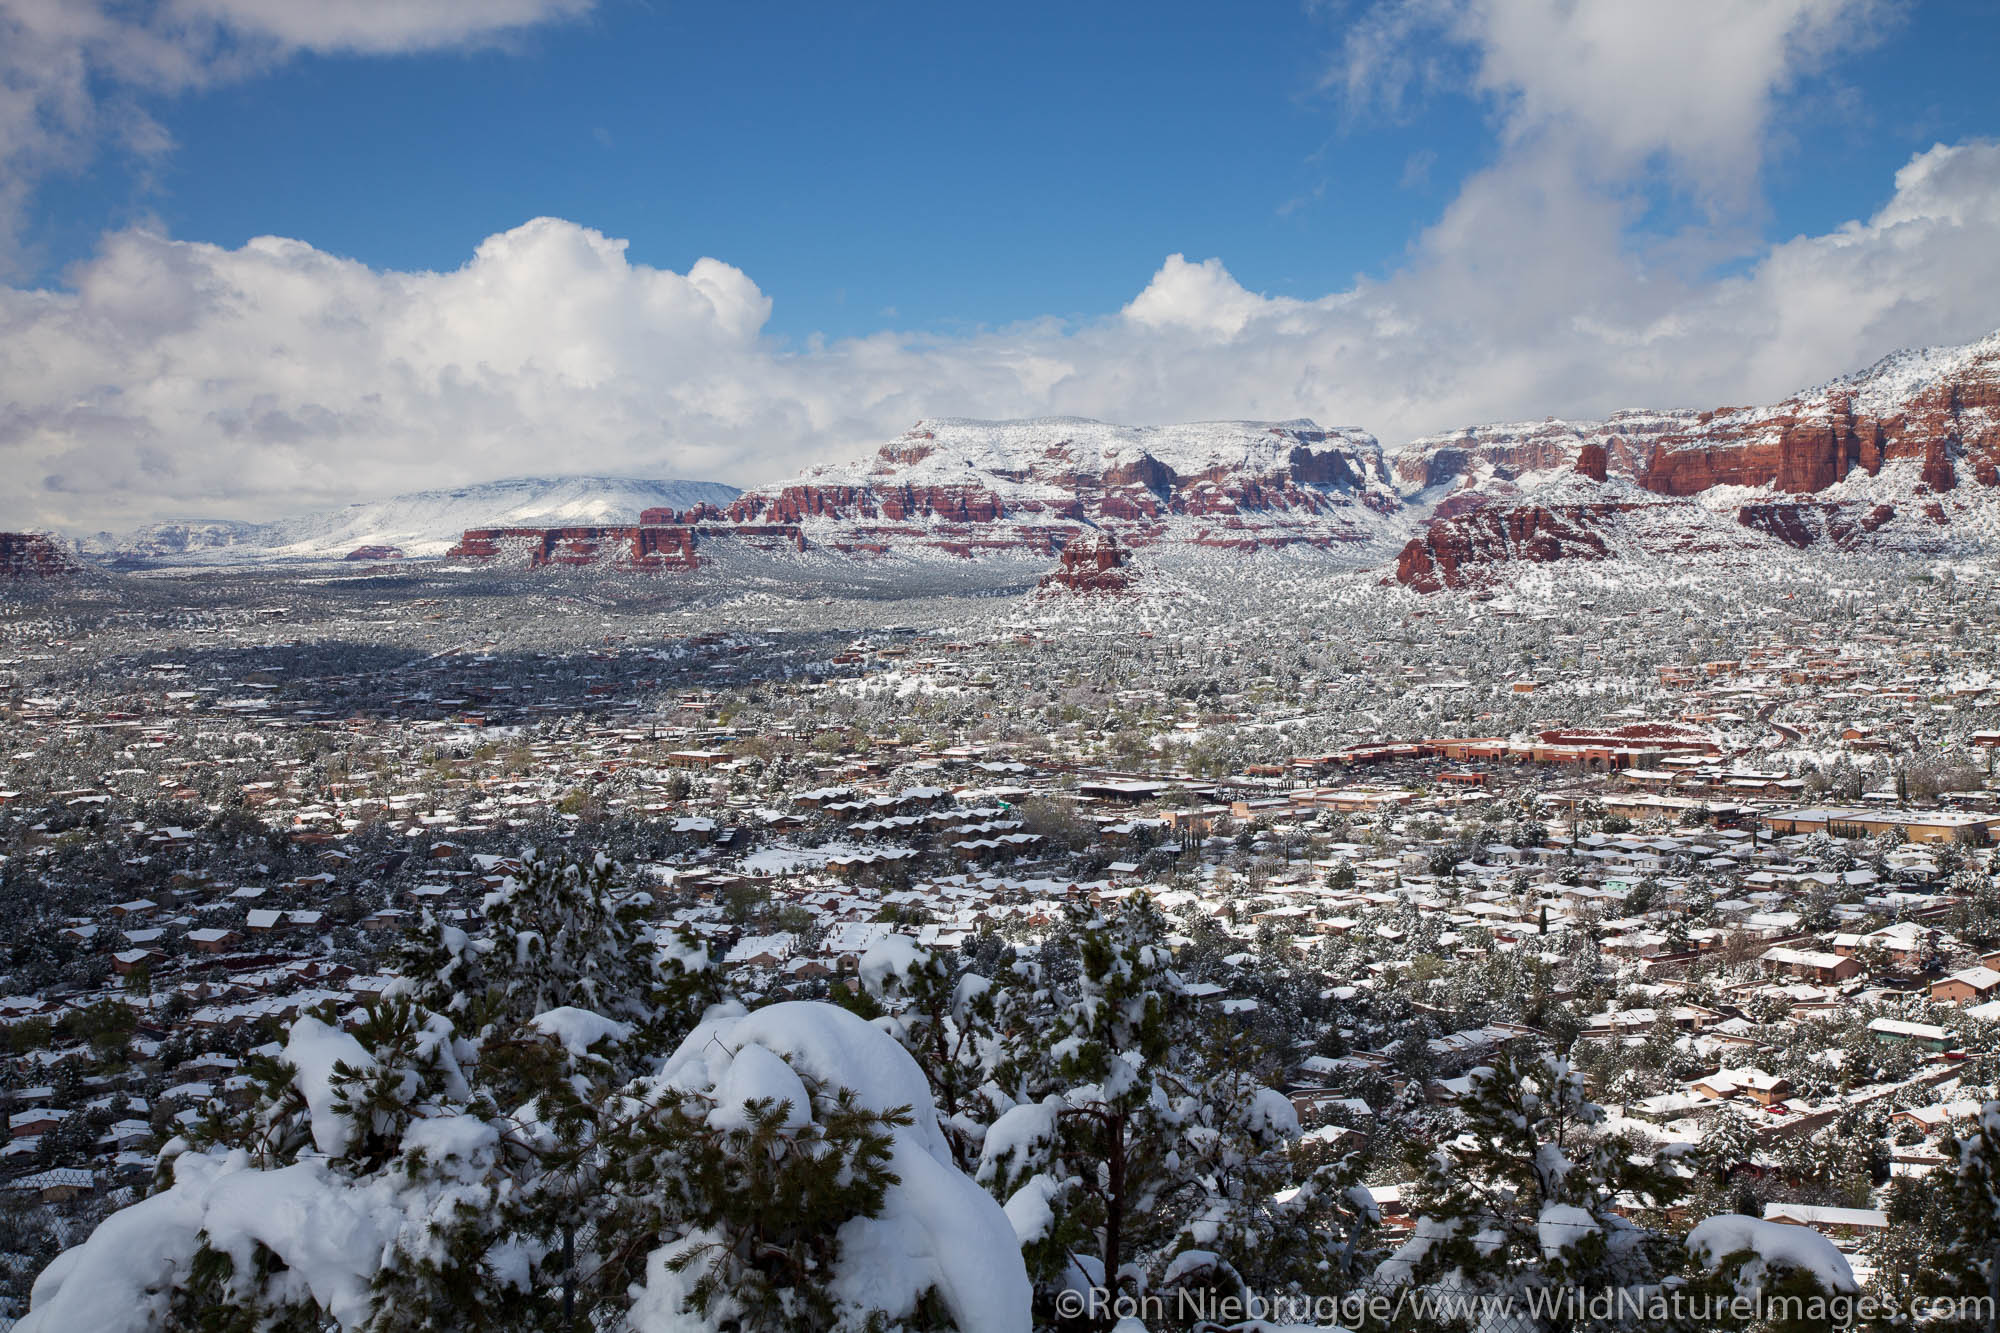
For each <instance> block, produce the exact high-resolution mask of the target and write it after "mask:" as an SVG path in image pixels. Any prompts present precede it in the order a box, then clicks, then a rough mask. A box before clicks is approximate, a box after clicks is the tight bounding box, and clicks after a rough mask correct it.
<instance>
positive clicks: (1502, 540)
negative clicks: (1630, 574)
mask: <svg viewBox="0 0 2000 1333" xmlns="http://www.w3.org/2000/svg"><path fill="white" fill-rule="evenodd" d="M1625 508H1628V506H1622V505H1616V504H1611V505H1587V504H1586V505H1574V504H1573V505H1557V506H1555V507H1553V508H1546V507H1544V506H1541V505H1510V506H1500V505H1489V506H1486V507H1484V508H1479V509H1474V510H1471V511H1470V512H1468V513H1463V514H1460V515H1458V516H1457V517H1454V518H1443V519H1436V520H1433V521H1432V522H1431V524H1430V525H1429V526H1428V527H1427V528H1426V529H1425V530H1424V531H1423V533H1421V534H1420V535H1419V536H1416V537H1413V538H1411V540H1410V544H1409V545H1407V546H1405V547H1404V548H1403V553H1402V555H1400V556H1398V557H1397V559H1396V581H1397V582H1398V583H1401V584H1403V585H1404V586H1405V587H1408V588H1414V589H1415V590H1416V591H1418V592H1437V591H1439V590H1440V589H1444V588H1466V587H1475V586H1478V585H1480V584H1483V583H1487V582H1490V581H1491V580H1492V579H1493V578H1494V577H1495V575H1496V572H1497V569H1498V567H1499V566H1501V565H1505V564H1509V563H1512V562H1515V561H1526V562H1529V563H1531V564H1547V563H1549V562H1550V561H1554V560H1603V559H1606V558H1608V557H1609V556H1610V554H1611V550H1610V547H1609V545H1608V544H1607V543H1606V541H1605V539H1604V536H1603V534H1602V532H1601V531H1600V528H1601V526H1602V524H1603V521H1604V520H1605V519H1606V518H1607V517H1609V516H1610V515H1612V514H1615V513H1619V512H1621V511H1622V510H1623V509H1625Z"/></svg>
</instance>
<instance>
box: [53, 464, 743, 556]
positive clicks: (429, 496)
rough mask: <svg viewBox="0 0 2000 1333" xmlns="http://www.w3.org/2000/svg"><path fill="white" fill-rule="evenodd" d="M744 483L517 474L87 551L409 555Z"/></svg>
mask: <svg viewBox="0 0 2000 1333" xmlns="http://www.w3.org/2000/svg"><path fill="white" fill-rule="evenodd" d="M737 494H738V491H737V489H736V487H734V486H725V485H722V484H721V483H719V482H709V481H648V480H643V479H639V478H632V477H514V478H510V479H508V480H505V481H492V482H483V483H481V484H479V485H474V486H460V487H455V488H453V489H450V490H436V491H413V492H411V493H410V494H408V495H398V496H394V497H392V498H390V499H387V500H374V501H369V502H366V503H362V504H352V505H346V506H343V507H342V508H339V509H328V510H322V511H321V512H319V513H314V514H301V515H298V516H296V517H292V518H283V519H278V520H277V521H275V522H271V523H243V522H237V521H235V520H231V519H189V520H182V521H174V522H166V523H152V524H148V525H147V526H145V527H143V528H139V529H137V530H136V531H133V532H129V533H125V534H123V535H122V536H114V535H113V534H110V533H99V534H98V535H97V536H96V537H93V538H89V539H86V540H85V541H84V542H83V543H81V547H82V549H83V551H84V552H85V553H86V554H90V555H95V556H99V557H102V558H108V559H112V560H118V561H129V562H134V563H146V564H231V565H233V564H246V563H258V562H265V561H292V560H339V559H343V558H345V557H346V556H347V555H348V554H349V553H350V552H352V551H354V550H356V549H357V548H361V547H370V546H379V547H387V548H393V549H395V550H398V551H401V552H402V554H403V555H405V556H408V557H413V558H414V557H423V556H438V555H443V554H444V553H445V552H446V551H448V550H450V549H451V547H452V545H453V544H454V543H455V542H457V540H458V537H459V534H460V533H461V532H462V531H464V530H465V529H466V528H476V527H503V526H504V527H515V526H522V527H526V526H550V525H556V524H568V523H635V522H637V521H638V519H639V514H640V512H641V511H642V510H646V509H655V508H663V509H686V508H690V507H692V506H694V505H697V504H704V503H705V504H713V505H724V504H728V503H729V502H730V501H731V500H733V499H735V498H736V496H737Z"/></svg>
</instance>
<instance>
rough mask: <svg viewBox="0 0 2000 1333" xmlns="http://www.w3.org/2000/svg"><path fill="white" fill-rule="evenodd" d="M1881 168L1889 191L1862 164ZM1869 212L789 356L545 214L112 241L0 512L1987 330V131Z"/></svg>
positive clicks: (1481, 407)
mask: <svg viewBox="0 0 2000 1333" xmlns="http://www.w3.org/2000/svg"><path fill="white" fill-rule="evenodd" d="M1885 184H1886V183H1885ZM1894 184H1895V188H1894V193H1893V195H1892V196H1891V197H1890V198H1889V199H1888V200H1887V202H1886V203H1885V204H1884V205H1883V206H1882V207H1881V208H1880V209H1879V210H1877V211H1876V212H1875V213H1874V214H1873V215H1872V216H1869V217H1866V218H1860V219H1856V220H1855V221H1853V222H1850V223H1848V224H1846V225H1844V226H1842V227H1840V228H1837V229H1835V230H1834V231H1831V232H1829V233H1827V234H1824V235H1817V236H1801V237H1797V238H1794V239H1791V240H1788V241H1785V242H1784V243H1782V244H1778V245H1775V246H1773V247H1770V248H1769V249H1768V250H1767V251H1766V252H1765V253H1764V254H1762V255H1761V257H1759V258H1758V259H1757V261H1756V262H1755V263H1754V264H1752V265H1750V266H1749V267H1748V268H1747V269H1745V270H1744V271H1742V272H1741V273H1738V274H1736V275H1734V276H1730V277H1727V278H1722V279H1702V278H1689V277H1676V276H1672V275H1671V274H1663V273H1661V272H1656V271H1654V270H1652V269H1651V268H1649V266H1648V265H1647V264H1646V263H1645V262H1644V260H1643V257H1640V256H1635V255H1633V254H1632V253H1631V252H1630V251H1629V250H1628V249H1627V248H1626V247H1625V246H1624V245H1623V244H1622V242H1623V239H1624V236H1623V232H1622V230H1621V226H1622V219H1621V216H1620V214H1619V210H1618V208H1617V206H1616V204H1615V201H1613V202H1609V203H1607V202H1606V201H1605V200H1604V198H1603V197H1602V196H1599V195H1593V194H1590V193H1589V192H1583V193H1578V192H1577V187H1576V184H1575V180H1574V177H1573V176H1572V175H1571V174H1570V173H1567V172H1565V171H1563V170H1561V169H1560V168H1559V166H1557V167H1551V168H1549V169H1548V171H1547V172H1546V174H1543V175H1537V174H1535V173H1533V172H1521V171H1507V172H1496V173H1491V174H1486V175H1482V176H1476V177H1474V178H1473V179H1472V180H1471V181H1469V182H1468V183H1467V185H1466V187H1465V189H1464V191H1463V192H1462V193H1461V195H1460V197H1459V198H1458V199H1457V200H1456V201H1454V203H1453V204H1452V205H1451V206H1450V208H1448V209H1447V211H1446V213H1445V215H1444V216H1443V217H1442V218H1441V219H1440V221H1439V222H1438V223H1437V225H1436V226H1435V227H1434V228H1432V229H1431V230H1430V231H1429V232H1428V233H1426V234H1425V236H1424V237H1423V238H1421V240H1420V241H1419V242H1418V243H1417V245H1416V246H1415V248H1414V250H1413V252H1412V255H1411V257H1410V260H1409V262H1408V263H1407V264H1406V265H1405V266H1404V267H1403V268H1401V269H1400V270H1398V271H1397V272H1396V273H1394V274H1393V275H1391V276H1390V277H1388V278H1387V279H1384V280H1380V281H1370V282H1361V283H1357V284H1355V285H1354V286H1352V287H1350V288H1348V289H1346V290H1344V291H1341V292H1337V293H1334V294H1331V295H1329V296H1326V297H1323V298H1320V299H1318V300H1315V301H1299V300H1292V299H1277V298H1271V297H1266V296H1262V295H1259V294H1257V293H1255V292H1251V291H1247V290H1245V289H1244V288H1243V287H1242V286H1241V285H1240V284H1239V283H1237V282H1236V281H1235V279H1234V278H1233V277H1231V276H1230V274H1229V273H1228V271H1227V269H1226V268H1225V267H1224V266H1223V265H1222V264H1221V263H1220V262H1217V261H1214V260H1207V261H1204V262H1201V263H1190V262H1189V261H1187V260H1186V259H1184V258H1182V257H1179V256H1174V257H1171V258H1169V259H1168V260H1167V261H1166V262H1165V263H1164V264H1163V265H1162V266H1161V268H1160V270H1159V272H1158V273H1157V274H1156V275H1155V276H1154V278H1153V280H1152V282H1151V283H1150V284H1149V285H1148V286H1147V287H1146V289H1145V290H1143V291H1142V292H1140V293H1139V294H1137V295H1136V296H1135V297H1134V298H1133V300H1132V301H1131V302H1130V303H1129V304H1128V305H1127V306H1126V307H1125V308H1124V310H1122V311H1120V312H1118V313H1115V314H1111V315H1107V316H1105V317H1103V318H1100V319H1096V320H1092V321H1087V322H1083V323H1080V324H1067V323H1063V322H1059V321H1053V320H1049V321H1039V322H1034V323H1030V324H1025V325H1022V326H1019V327H1014V328H1008V329H1001V330H996V331H991V332H986V333H980V334H976V335H972V336H967V337H961V338H942V337H931V336H924V337H919V336H912V335H899V334H879V335H876V336H873V337H869V338H861V339H849V340H841V341H834V342H828V343H823V344H822V343H818V342H815V343H813V344H810V345H808V346H806V347H804V348H794V347H789V346H786V345H784V344H781V343H779V342H777V341H775V340H773V339H772V338H770V337H768V336H767V335H765V334H764V332H763V328H764V324H765V321H766V319H767V317H768V315H769V313H770V309H771V303H770V298H769V297H768V296H766V295H765V294H764V292H763V291H761V290H760V289H759V288H758V286H757V284H756V283H755V282H754V281H753V278H752V276H751V275H747V274H745V273H743V272H741V271H740V270H738V269H736V268H733V267H731V266H730V265H728V264H725V263H722V262H720V261H717V260H713V259H704V260H701V261H698V262H697V263H695V264H694V265H693V266H692V267H691V268H690V269H689V270H688V272H686V273H685V274H681V273H674V272H671V271H668V270H665V269H661V268H655V267H652V266H649V265H646V264H643V263H635V262H633V260H632V258H631V256H630V255H629V254H628V252H627V249H626V246H625V245H624V243H623V242H621V241H617V240H613V239H611V238H608V237H605V236H603V235H601V234H599V233H597V232H595V231H592V230H590V229H588V228H586V227H582V226H579V225H577V224H575V223H572V222H566V221H561V220H558V219H552V218H542V219H537V220H535V221H532V222H529V223H526V224H524V225H523V226H520V227H517V228H515V229H513V230H511V231H508V232H504V233H501V234H499V235H497V236H493V237H490V238H488V239H487V240H486V241H485V242H483V243H482V244H481V245H480V246H479V247H478V249H477V250H476V251H475V253H474V254H473V256H472V257H471V258H470V259H469V260H468V261H467V262H466V264H465V265H464V266H462V267H460V268H458V269H455V270H452V271H450V272H445V273H410V272H396V271H383V270H378V269H373V268H370V267H368V266H367V265H364V264H360V263H357V262H355V261H352V260H347V259H341V258H337V257H335V256H332V255H329V254H326V253H324V252H322V251H319V250H317V249H315V248H313V247H312V246H310V245H307V244H305V243H303V242H300V241H293V240H279V239H275V238H260V239H258V240H254V241H251V242H249V243H248V244H246V245H244V246H242V247H241V248H238V249H227V248H223V247H218V246H214V245H206V244H199V243H194V242H187V241H177V240H170V239H166V238H162V237H159V236H155V235H150V234H147V233H144V232H125V233H120V234H117V235H114V236H112V237H109V238H107V240H106V242H105V244H104V246H103V247H102V250H101V252H100V253H99V254H98V255H97V256H95V257H94V258H93V259H91V260H90V261H88V262H87V263H85V264H83V265H81V266H79V267H78V269H77V270H76V271H75V272H74V274H73V275H72V281H71V283H70V284H69V285H68V286H67V287H66V288H63V289H59V290H41V291H27V290H5V291H0V386H4V390H0V473H4V474H5V475H6V476H7V477H8V478H9V479H10V480H11V481H13V482H14V483H15V484H12V485H10V486H8V487H7V488H5V490H4V491H0V526H6V525H21V524H38V525H52V526H59V527H65V528H69V529H72V530H79V531H82V530H95V529H97V528H99V527H106V526H110V527H119V526H123V525H127V524H131V523H135V522H138V521H142V520H145V519H149V518H154V517H159V516H162V515H168V514H173V515H189V514H196V513H215V514H222V515H229V516H243V517H260V516H271V515H274V514H277V513H281V512H285V511H288V510H297V509H301V508H308V507H312V506H316V505H322V504H331V503H337V502H341V501H346V500H350V499H355V498H363V497H367V496H374V495H385V494H389V493H392V492H395V491H399V490H408V489H415V488H418V487H424V486H438V485H450V484H453V483H455V482H462V481H470V480H481V479H487V478H493V477H500V476H507V475H519V474H523V473H535V472H540V473H552V472H610V473H626V474H639V475H652V476H684V477H697V478H709V479H716V480H726V481H734V482H737V483H739V484H749V483H756V482H761V481H766V480H771V479H775V478H777V477H780V476H783V475H786V474H788V473H790V472H792V471H794V470H796V469H797V468H799V467H800V466H802V465H804V464H805V463H807V462H810V461H813V460H816V459H820V458H825V457H828V456H832V455H837V454H843V453H846V452H848V451H851V450H855V449H859V448H864V447H867V446H869V445H871V444H873V443H874V442H877V441H879V440H881V439H883V438H886V437H888V436H890V435H893V434H894V433H896V432H898V431H900V430H902V429H904V428H906V427H907V426H908V425H909V423H910V422H911V421H912V420H914V419H916V418H917V417H920V416H926V415H978V416H1019V415H1026V414H1038V413H1077V414H1081V415H1088V416H1097V417H1102V418H1107V419H1111V420H1122V421H1134V422H1156V421H1174V420H1187V419H1199V418H1215V417H1239V416H1251V417H1291V416H1312V417H1316V418H1318V419H1320V420H1321V421H1324V422H1328V423H1355V424H1361V425H1365V426H1367V427H1369V428H1371V429H1373V430H1375V431H1376V432H1378V433H1379V434H1381V435H1382V436H1383V438H1384V439H1385V440H1388V441H1390V442H1392V443H1393V442H1396V441H1400V440H1403V439H1407V438H1409V437H1411V436H1413V435H1415V434H1418V433H1422V432H1426V431H1431V430H1439V429H1447V428H1451V427H1454V426H1461V425H1467V424H1471V423H1474V422H1477V421H1482V420H1493V419H1498V418H1515V417H1539V416H1542V415H1545V414H1548V413H1562V414H1570V415H1581V414H1587V413H1601V412H1608V411H1612V410H1615V409H1617V408H1620V407H1629V406H1648V405H1653V406H1703V405H1709V406H1713V405H1717V404H1721V403H1740V402H1749V401H1756V400H1759V399H1766V400H1768V399H1771V398H1775V397H1779V396H1782V395H1783V394H1785V393H1787V392H1789V391H1791V390H1792V389H1795V388H1798V387H1802V386H1804V385H1806V384H1808V383H1811V382H1814V381H1816V380H1818V379H1822V378H1825V377H1827V376H1828V375H1831V374H1833V373H1836V372H1839V371H1841V370H1845V369H1850V368H1853V367H1856V366H1859V365H1863V364H1866V363H1867V362H1868V361H1870V360H1872V359H1874V358H1875V357H1876V356H1878V355H1880V354H1882V353H1883V352H1885V351H1888V350H1890V349H1893V348H1895V347H1899V346H1904V345H1908V344H1911V343H1920V342H1930V341H1955V340H1963V339H1970V338H1972V337H1976V336H1978V335H1980V334H1982V333H1985V332H1988V331H1990V330H1991V328H1992V327H1993V326H1994V325H1995V324H1997V323H2000V317H1997V316H1996V312H2000V146H1996V145H1995V144H1992V143H1986V142H1971V143H1963V144H1955V145H1939V146H1937V147H1935V148H1932V149H1930V150H1928V151H1926V152H1924V153H1921V154H1918V155H1916V156H1915V157H1914V158H1913V159H1912V160H1911V161H1910V162H1909V163H1908V164H1907V165H1906V166H1905V167H1904V168H1903V169H1902V170H1901V171H1900V172H1898V173H1897V176H1896V179H1895V183H1894Z"/></svg>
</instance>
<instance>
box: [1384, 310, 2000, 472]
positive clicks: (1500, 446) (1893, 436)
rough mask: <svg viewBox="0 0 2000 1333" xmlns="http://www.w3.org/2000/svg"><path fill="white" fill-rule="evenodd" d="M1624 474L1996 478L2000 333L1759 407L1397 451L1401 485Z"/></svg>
mask: <svg viewBox="0 0 2000 1333" xmlns="http://www.w3.org/2000/svg"><path fill="white" fill-rule="evenodd" d="M1600 450H1601V451H1602V454H1603V459H1604V462H1603V466H1604V469H1605V471H1606V473H1607V474H1616V475H1619V476H1623V477H1628V478H1630V479H1631V480H1633V481H1635V482H1637V483H1638V484H1639V485H1640V486H1642V487H1644V488H1645V489H1647V490H1649V491H1653V492H1655V493H1657V494H1660V495H1672V496H1692V495H1699V494H1700V493H1701V492H1703V491H1705V490H1708V489H1709V488H1710V487H1713V486H1748V487H1758V488H1769V489H1772V490H1776V491H1783V492H1787V493H1789V494H1794V495H1810V494H1813V493H1815V492H1818V491H1823V490H1825V489H1826V488H1827V487H1829V486H1832V485H1834V484H1835V483H1836V482H1839V481H1841V480H1842V479H1843V478H1845V477H1847V476H1848V475H1849V474H1850V473H1851V472H1853V471H1854V470H1855V469H1857V468H1858V469H1860V470H1861V471H1863V472H1865V473H1866V474H1868V475H1869V476H1871V477H1872V476H1875V475H1877V474H1879V473H1880V472H1881V470H1882V468H1883V467H1884V466H1885V465H1887V464H1890V463H1894V462H1897V461H1899V460H1910V461H1913V462H1916V463H1918V464H1920V467H1921V472H1920V475H1921V478H1922V480H1923V482H1924V483H1925V484H1926V485H1928V486H1929V487H1930V488H1931V489H1932V490H1933V491H1937V492H1944V491H1949V490H1951V489H1953V488H1954V487H1955V486H1957V485H1958V482H1959V471H1960V467H1961V465H1963V467H1964V469H1965V470H1966V471H1969V472H1970V473H1971V474H1972V477H1973V479H1974V480H1976V481H1977V482H1978V483H1979V484H1980V485H1982V486H1987V487H1995V486H2000V336H1996V337H1991V338H1987V339H1986V340H1985V341H1983V342H1980V343H1977V344H1974V345H1972V346H1969V347H1965V348H1955V349H1946V350H1943V351H1918V352H1906V353H1899V354H1897V355H1896V356H1892V357H1889V358H1887V359H1886V360H1884V361H1882V362H1881V363H1879V364H1878V365H1876V366H1874V367H1872V368H1871V369H1869V370H1868V371H1866V372H1863V373H1862V374H1859V375H1854V376H1849V377H1847V378H1844V379H1841V380H1836V381H1834V382H1832V383H1831V384H1828V385H1825V386H1822V387H1821V388H1818V389H1813V390H1808V391H1806V392H1804V393H1800V394H1795V395H1793V396H1792V397H1790V398H1787V399H1785V400H1784V401H1783V402H1780V403H1776V404H1774V405H1772V406H1770V407H1763V408H1718V409H1716V410H1714V411H1710V412H1654V413H1638V412H1628V413H1621V414H1619V415H1617V416H1613V417H1610V418H1607V419H1606V420H1604V421H1584V422H1565V421H1555V420H1550V421H1545V422H1537V423H1524V424H1520V425H1498V426H1481V427H1475V428H1472V429H1470V430H1466V431H1462V432H1457V433H1454V434H1449V435H1438V436H1432V437H1430V438H1428V439H1423V440H1417V441H1414V442H1412V444H1411V445H1410V446H1409V447H1408V448H1407V449H1405V450H1404V451H1403V452H1402V454H1401V455H1399V456H1398V458H1397V460H1396V472H1397V475H1398V477H1399V478H1401V479H1402V481H1403V482H1404V484H1406V485H1411V486H1421V487H1430V486H1436V485H1441V484H1444V483H1446V482H1449V481H1451V480H1452V479H1453V478H1455V477H1458V476H1462V475H1465V474H1466V473H1468V472H1469V471H1471V470H1473V469H1474V468H1477V467H1481V466H1484V467H1488V468H1493V469H1496V470H1499V471H1501V472H1502V473H1503V474H1504V475H1506V477H1507V479H1509V480H1511V479H1512V477H1513V476H1518V475H1519V474H1521V473H1523V472H1530V471H1551V470H1554V469H1557V468H1561V467H1566V466H1567V467H1573V468H1574V469H1575V470H1577V471H1579V472H1583V473H1585V474H1586V475H1591V476H1595V475H1596V468H1597V466H1598V465H1597V463H1596V453H1597V451H1600Z"/></svg>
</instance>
